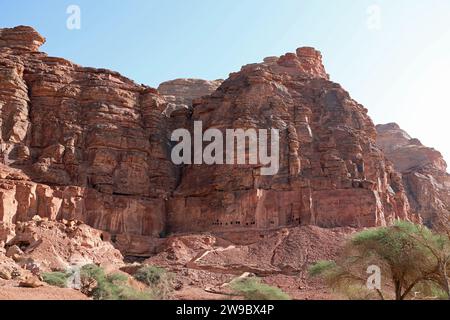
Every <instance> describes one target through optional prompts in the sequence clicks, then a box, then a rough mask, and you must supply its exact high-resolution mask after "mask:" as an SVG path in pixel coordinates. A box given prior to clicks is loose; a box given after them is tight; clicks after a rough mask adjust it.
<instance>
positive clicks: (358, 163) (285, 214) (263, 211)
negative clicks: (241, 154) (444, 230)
mask: <svg viewBox="0 0 450 320" xmlns="http://www.w3.org/2000/svg"><path fill="white" fill-rule="evenodd" d="M193 109H194V110H193V115H192V120H193V121H202V123H203V129H204V130H206V129H208V128H216V129H219V130H222V131H223V132H224V131H225V129H228V128H236V129H237V128H243V129H248V128H255V129H271V128H276V129H279V130H280V138H281V142H280V170H279V172H278V174H276V175H274V176H262V175H261V174H260V167H261V165H256V166H251V165H244V166H226V165H213V166H205V165H196V166H189V167H186V168H184V170H183V176H182V178H181V183H180V185H179V186H178V188H177V189H176V191H175V193H174V198H173V199H172V200H171V201H170V203H169V211H168V229H169V230H170V231H174V232H180V231H183V232H188V231H206V230H216V231H218V230H224V229H226V230H233V229H245V228H260V229H267V228H277V227H280V226H286V225H299V224H300V225H308V224H313V225H318V226H322V227H335V226H354V227H361V226H376V225H384V224H386V223H390V222H391V221H392V220H394V219H398V218H400V219H408V218H412V219H415V217H409V216H408V209H409V207H408V201H407V199H406V196H405V194H404V190H403V186H402V183H401V177H400V176H399V175H398V174H397V173H396V172H395V171H394V170H393V168H392V167H391V166H390V164H389V163H387V162H386V161H385V158H384V155H383V153H382V152H381V150H379V149H378V148H377V147H376V145H375V138H376V130H375V127H374V125H373V123H372V121H371V120H370V118H369V117H368V115H367V110H365V109H364V108H363V107H362V106H361V105H359V104H358V103H357V102H355V101H354V100H352V99H351V98H350V96H349V94H348V93H347V92H346V91H344V90H343V89H342V88H341V87H340V86H339V85H338V84H335V83H333V82H330V81H329V80H328V75H327V74H326V72H325V70H324V67H323V65H322V61H321V55H320V53H319V52H317V51H316V50H314V49H312V48H300V49H298V50H297V52H296V53H288V54H286V55H284V56H282V57H280V58H277V57H271V58H266V59H265V60H264V62H263V63H260V64H252V65H248V66H245V67H243V68H242V70H241V71H240V72H237V73H234V74H231V75H230V77H229V79H227V80H226V81H225V82H224V83H223V84H222V85H221V86H220V87H219V88H218V89H217V91H216V92H214V93H213V94H212V95H210V96H208V97H204V98H202V99H200V100H197V101H194V105H193ZM180 212H183V215H180V214H179V213H180Z"/></svg>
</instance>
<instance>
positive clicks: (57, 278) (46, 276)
mask: <svg viewBox="0 0 450 320" xmlns="http://www.w3.org/2000/svg"><path fill="white" fill-rule="evenodd" d="M70 276H71V274H70V273H68V272H46V273H43V274H42V280H43V281H44V282H46V283H48V284H49V285H51V286H55V287H59V288H67V280H68V279H69V277H70Z"/></svg>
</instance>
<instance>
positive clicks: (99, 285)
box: [80, 264, 153, 300]
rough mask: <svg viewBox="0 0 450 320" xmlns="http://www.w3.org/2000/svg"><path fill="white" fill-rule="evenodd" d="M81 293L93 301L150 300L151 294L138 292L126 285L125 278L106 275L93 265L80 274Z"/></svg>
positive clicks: (118, 275) (117, 275)
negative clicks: (90, 297)
mask: <svg viewBox="0 0 450 320" xmlns="http://www.w3.org/2000/svg"><path fill="white" fill-rule="evenodd" d="M80 277H81V283H82V291H83V292H84V293H85V294H87V295H88V296H92V297H93V298H94V299H95V300H152V299H153V295H152V293H151V292H146V291H139V290H136V289H134V288H132V287H130V286H129V285H127V280H128V278H127V276H126V275H123V274H119V273H113V274H106V273H105V271H104V270H103V269H102V268H101V267H99V266H97V265H94V264H90V265H86V266H84V267H82V268H81V272H80Z"/></svg>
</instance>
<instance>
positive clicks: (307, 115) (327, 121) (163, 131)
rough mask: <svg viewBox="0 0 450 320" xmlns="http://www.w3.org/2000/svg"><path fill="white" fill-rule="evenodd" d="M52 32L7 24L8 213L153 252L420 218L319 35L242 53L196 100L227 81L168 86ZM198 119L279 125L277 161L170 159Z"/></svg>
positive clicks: (4, 201)
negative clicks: (250, 57) (82, 57)
mask: <svg viewBox="0 0 450 320" xmlns="http://www.w3.org/2000/svg"><path fill="white" fill-rule="evenodd" d="M44 41H45V39H44V38H43V37H42V36H41V35H39V34H38V33H37V32H36V31H35V30H33V29H32V28H30V27H16V28H12V29H1V30H0V58H1V59H0V109H1V114H0V129H1V139H0V142H1V162H2V163H3V165H2V167H1V168H0V169H1V170H0V178H1V179H0V200H1V201H0V220H1V221H4V222H7V223H15V222H17V221H26V220H29V219H31V218H32V217H34V216H35V215H39V216H41V217H47V218H49V219H50V220H61V219H67V220H71V219H76V220H81V221H84V222H86V223H87V224H88V225H90V226H92V227H94V228H97V229H100V230H104V231H107V232H110V233H111V234H112V238H111V239H112V241H113V242H114V243H115V245H116V246H117V247H118V248H121V249H122V250H123V252H125V253H127V254H131V255H149V254H150V253H151V252H154V250H155V248H156V246H158V245H159V244H160V242H161V241H160V239H159V238H160V236H162V235H165V234H167V233H173V232H203V231H213V232H234V231H244V232H246V231H247V230H260V231H265V230H268V229H276V228H279V227H285V226H298V225H317V226H321V227H340V226H351V227H364V226H367V227H370V226H376V225H384V224H386V223H389V222H391V221H392V220H394V219H397V218H400V219H411V220H417V218H416V217H415V216H413V215H410V213H409V204H408V200H407V198H406V195H405V192H404V188H403V185H402V181H401V177H400V175H398V174H397V173H396V171H395V170H394V169H393V168H392V167H391V166H390V164H389V162H386V160H385V158H384V155H383V153H382V151H381V150H380V149H378V148H377V146H376V144H375V138H376V130H375V127H374V125H373V123H372V121H371V120H370V118H369V117H368V115H367V110H366V109H364V107H363V106H361V105H360V104H358V103H357V102H356V101H354V100H352V99H351V97H350V96H349V94H348V93H347V92H346V91H345V90H344V89H342V88H341V87H340V86H339V85H338V84H336V83H333V82H331V81H329V77H328V74H327V73H326V71H325V69H324V67H323V65H322V61H321V55H320V53H319V52H318V51H316V50H314V49H312V48H300V49H298V50H297V52H296V53H288V54H286V55H284V56H282V57H270V58H266V59H265V60H264V62H263V63H258V64H252V65H248V66H245V67H243V68H242V70H241V71H239V72H236V73H232V74H231V75H230V77H229V78H228V79H227V80H225V81H224V82H223V83H222V84H221V85H220V87H219V88H218V89H217V90H215V91H214V92H213V93H212V94H211V95H209V96H208V95H207V96H205V97H203V98H199V99H195V98H197V97H198V96H200V95H204V94H208V93H210V92H211V91H212V90H214V89H215V88H216V87H217V86H218V85H219V84H220V81H216V82H202V81H197V80H177V81H174V82H169V83H166V84H162V85H161V86H160V89H161V91H163V95H161V94H160V93H158V91H157V90H155V89H152V88H149V87H146V86H142V85H137V84H135V83H134V82H133V81H131V80H129V79H127V78H125V77H123V76H121V75H120V74H118V73H116V72H112V71H109V70H105V69H93V68H85V67H81V66H79V65H76V64H74V63H72V62H70V61H67V60H64V59H61V58H54V57H49V56H47V55H46V54H45V53H42V52H39V51H38V50H39V46H40V45H42V44H43V43H44ZM199 84H200V85H199ZM168 94H170V95H173V94H175V95H177V96H178V97H175V98H174V99H173V98H167V95H168ZM170 99H172V102H170ZM168 100H169V101H168ZM183 103H187V104H191V105H186V106H187V107H186V108H179V106H182V105H183ZM172 109H174V110H172ZM199 120H200V121H202V122H203V129H204V130H206V129H208V128H217V129H220V130H225V129H226V128H227V129H233V128H244V129H247V128H259V129H272V128H276V129H279V130H280V139H281V142H280V170H279V172H278V173H277V174H276V175H274V176H262V175H261V174H260V169H261V165H260V164H258V165H244V166H226V165H213V166H206V165H200V166H186V167H183V166H182V167H179V166H175V165H173V163H172V162H171V159H170V151H171V145H173V143H171V142H170V133H171V131H172V130H174V129H175V128H180V127H184V128H188V129H190V130H192V125H193V122H194V121H199ZM243 234H245V233H243Z"/></svg>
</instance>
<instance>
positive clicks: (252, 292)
mask: <svg viewBox="0 0 450 320" xmlns="http://www.w3.org/2000/svg"><path fill="white" fill-rule="evenodd" d="M230 288H231V290H232V291H233V292H234V294H235V295H238V296H242V297H243V298H244V299H245V300H290V297H289V295H287V294H286V293H284V292H283V291H282V290H281V289H279V288H277V287H273V286H269V285H267V284H265V283H262V282H261V280H260V279H258V278H245V279H237V280H235V281H233V282H232V283H231V284H230Z"/></svg>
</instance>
